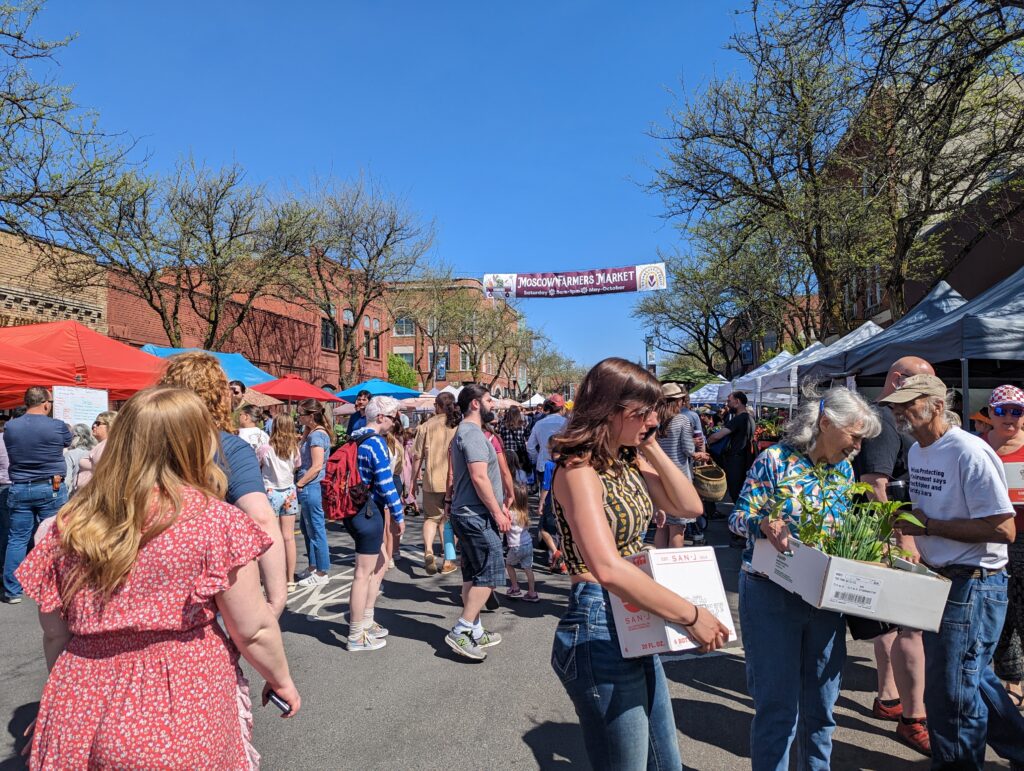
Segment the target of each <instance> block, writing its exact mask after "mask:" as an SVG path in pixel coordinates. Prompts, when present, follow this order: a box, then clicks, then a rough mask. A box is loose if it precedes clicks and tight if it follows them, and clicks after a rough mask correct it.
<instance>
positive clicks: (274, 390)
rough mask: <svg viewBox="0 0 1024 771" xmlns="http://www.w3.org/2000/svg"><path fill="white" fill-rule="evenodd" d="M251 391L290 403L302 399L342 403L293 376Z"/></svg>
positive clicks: (287, 376)
mask: <svg viewBox="0 0 1024 771" xmlns="http://www.w3.org/2000/svg"><path fill="white" fill-rule="evenodd" d="M252 390H254V391H259V392H260V393H261V394H266V395H267V396H273V397H275V398H277V399H284V400H285V401H291V402H297V401H301V400H302V399H318V400H320V401H322V402H340V401H342V400H341V399H339V398H338V397H337V396H335V395H334V394H329V393H327V392H326V391H325V390H324V389H322V388H317V387H316V386H315V385H312V384H310V383H307V382H306V381H305V380H303V379H302V378H300V377H295V375H285V376H284V377H282V378H279V379H278V380H271V381H270V382H269V383H260V384H259V385H254V386H252Z"/></svg>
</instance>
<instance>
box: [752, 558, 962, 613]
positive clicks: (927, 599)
mask: <svg viewBox="0 0 1024 771" xmlns="http://www.w3.org/2000/svg"><path fill="white" fill-rule="evenodd" d="M789 543H790V551H789V552H788V553H786V554H780V553H779V552H778V551H776V550H775V547H774V546H772V545H771V543H769V542H768V541H767V540H764V539H760V540H758V542H757V543H756V544H755V545H754V558H753V560H751V567H753V568H754V570H756V571H757V572H758V573H764V574H765V575H766V576H768V578H769V579H771V580H772V581H773V582H774V583H776V584H778V585H779V586H781V587H783V588H784V589H788V590H789V591H791V592H793V593H794V594H799V595H800V597H801V598H802V599H803V600H804V602H807V603H809V604H810V605H813V606H814V607H816V608H822V609H825V610H834V611H836V612H838V613H846V614H848V615H851V616H858V617H860V618H870V619H873V620H875V621H886V622H889V623H891V624H899V625H900V626H905V627H908V628H910V629H923V630H926V631H929V632H936V631H938V629H939V624H940V623H941V621H942V613H943V611H944V610H945V609H946V598H947V597H948V596H949V587H950V582H949V581H948V580H947V579H945V578H943V577H942V576H940V575H938V574H937V573H933V572H932V571H931V570H929V569H928V568H926V567H925V566H924V565H916V564H914V563H912V562H907V561H906V560H902V559H896V560H895V565H896V567H895V568H890V567H889V566H888V565H883V564H880V563H877V562H856V561H854V560H848V559H843V558H842V557H830V556H829V555H827V554H825V553H824V552H823V551H821V550H820V549H815V548H814V547H813V546H805V545H804V544H802V543H800V542H799V541H797V540H796V539H795V538H790V540H789Z"/></svg>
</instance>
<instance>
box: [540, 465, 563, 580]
mask: <svg viewBox="0 0 1024 771" xmlns="http://www.w3.org/2000/svg"><path fill="white" fill-rule="evenodd" d="M554 475H555V462H554V461H553V460H549V461H548V462H547V463H545V464H544V479H543V481H542V482H541V490H540V523H539V524H538V525H537V537H538V538H540V540H541V541H543V542H544V546H546V547H547V550H548V568H549V570H550V571H551V572H552V573H562V574H565V573H568V572H569V571H568V570H567V569H566V567H565V560H564V559H562V550H561V549H560V548H559V546H558V544H559V538H560V535H559V533H558V523H557V522H556V521H555V499H554V497H553V496H552V494H551V480H552V479H553V478H554Z"/></svg>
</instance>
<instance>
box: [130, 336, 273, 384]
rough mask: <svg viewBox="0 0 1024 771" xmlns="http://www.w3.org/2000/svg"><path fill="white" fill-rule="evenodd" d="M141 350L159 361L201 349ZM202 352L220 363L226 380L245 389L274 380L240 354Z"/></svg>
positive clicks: (145, 346)
mask: <svg viewBox="0 0 1024 771" xmlns="http://www.w3.org/2000/svg"><path fill="white" fill-rule="evenodd" d="M142 350H143V351H145V352H146V353H151V354H153V355H154V356H159V357H160V358H161V359H168V358H170V357H171V356H174V355H175V354H179V353H185V352H186V351H201V350H202V349H201V348H162V347H160V346H156V345H144V346H142ZM203 352H204V353H208V354H210V355H211V356H213V357H214V358H216V359H217V361H219V362H220V366H221V367H222V368H223V369H224V373H225V374H226V375H227V376H228V380H241V381H242V382H243V383H245V386H246V388H248V387H249V386H254V385H259V384H260V383H268V382H270V381H271V380H274V376H273V375H271V374H270V373H268V372H264V371H263V370H261V369H260V368H259V367H257V366H256V365H255V364H253V363H252V362H251V361H249V360H248V359H247V358H245V357H244V356H243V355H242V354H240V353H220V352H219V351H203Z"/></svg>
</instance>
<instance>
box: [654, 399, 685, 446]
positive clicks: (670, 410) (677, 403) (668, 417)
mask: <svg viewBox="0 0 1024 771" xmlns="http://www.w3.org/2000/svg"><path fill="white" fill-rule="evenodd" d="M682 409H683V400H682V399H668V400H666V401H663V402H662V403H661V404H659V405H658V436H659V437H665V436H668V424H669V423H671V422H672V418H674V417H675V416H676V415H678V414H679V413H680V412H681V411H682Z"/></svg>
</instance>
